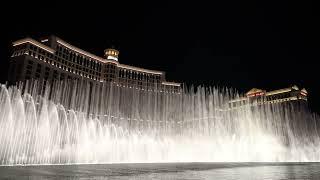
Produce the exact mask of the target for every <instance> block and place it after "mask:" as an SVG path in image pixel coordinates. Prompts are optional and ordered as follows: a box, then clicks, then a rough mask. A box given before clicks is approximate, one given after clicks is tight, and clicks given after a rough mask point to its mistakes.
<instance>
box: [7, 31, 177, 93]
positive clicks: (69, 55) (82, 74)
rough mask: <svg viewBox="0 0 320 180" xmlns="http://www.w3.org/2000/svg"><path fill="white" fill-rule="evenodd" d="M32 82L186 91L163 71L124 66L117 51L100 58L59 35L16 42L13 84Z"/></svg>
mask: <svg viewBox="0 0 320 180" xmlns="http://www.w3.org/2000/svg"><path fill="white" fill-rule="evenodd" d="M28 79H44V80H46V81H54V80H65V79H71V80H80V79H81V80H87V81H89V82H92V83H97V82H110V83H116V84H117V85H119V86H124V87H129V88H137V89H142V90H159V91H162V92H168V93H180V92H181V91H182V85H181V84H180V83H176V82H168V81H166V78H165V72H163V71H158V70H150V69H144V68H140V67H134V66H130V65H125V64H121V63H120V62H119V51H117V50H116V49H106V50H105V51H104V57H99V56H96V55H94V54H91V53H89V52H87V51H84V50H82V49H80V48H78V47H75V46H73V45H71V44H69V43H67V42H66V41H64V40H62V39H60V38H58V37H56V36H50V37H48V38H43V39H41V40H40V41H37V40H34V39H32V38H24V39H20V40H17V41H15V42H13V53H12V56H11V60H10V69H9V82H10V83H15V82H18V81H25V80H28Z"/></svg>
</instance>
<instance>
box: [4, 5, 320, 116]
mask: <svg viewBox="0 0 320 180" xmlns="http://www.w3.org/2000/svg"><path fill="white" fill-rule="evenodd" d="M2 8H4V9H6V11H1V12H0V13H1V19H2V21H1V23H2V25H1V35H0V37H1V39H0V43H1V44H0V56H1V60H0V62H1V64H0V68H1V82H2V83H4V82H5V81H6V79H7V72H6V70H7V68H8V60H9V56H10V53H11V43H12V41H14V40H17V39H20V38H24V37H26V36H29V37H32V38H35V39H37V38H39V37H43V36H46V35H50V34H54V35H57V36H58V37H60V38H62V39H64V40H65V41H67V42H69V43H70V44H73V45H75V46H77V47H79V48H81V49H84V50H86V51H89V52H91V53H94V54H96V55H99V56H103V50H104V49H105V48H108V47H111V46H112V45H113V46H115V47H116V48H117V49H119V50H120V59H119V61H120V63H123V64H129V65H134V66H139V67H144V68H149V69H155V70H162V71H165V72H166V77H167V80H169V81H177V82H185V83H187V84H195V85H219V86H228V87H234V88H236V89H238V90H239V91H240V92H246V91H248V90H250V89H251V88H252V87H256V88H261V89H266V90H272V89H276V88H284V87H288V86H290V85H293V84H296V85H298V86H299V87H305V88H306V89H307V90H308V91H309V103H310V104H311V107H312V109H313V110H316V111H319V110H320V91H319V90H320V85H319V80H320V75H318V74H319V73H318V72H319V70H320V68H319V66H318V61H319V60H320V43H319V42H320V28H319V26H318V24H319V13H317V12H316V11H317V6H315V4H313V3H312V2H311V1H308V2H306V1H300V2H297V3H295V2H293V1H281V2H280V1H276V2H272V3H271V2H270V1H261V0H260V1H247V2H246V3H244V2H237V1H235V2H233V1H222V2H221V1H212V2H211V1H200V0H198V1H164V0H163V1H146V2H142V1H131V2H125V1H122V2H120V1H115V2H114V1H103V3H101V2H100V3H97V2H93V1H92V2H91V1H86V2H83V3H81V2H73V3H67V2H66V1H65V2H54V1H52V2H50V3H43V2H42V3H41V2H30V1H28V2H19V3H18V2H12V3H9V4H7V5H2Z"/></svg>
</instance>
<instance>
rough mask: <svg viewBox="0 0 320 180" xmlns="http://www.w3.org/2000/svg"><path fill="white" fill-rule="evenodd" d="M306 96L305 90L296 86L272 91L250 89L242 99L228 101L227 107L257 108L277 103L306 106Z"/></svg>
mask: <svg viewBox="0 0 320 180" xmlns="http://www.w3.org/2000/svg"><path fill="white" fill-rule="evenodd" d="M307 96H308V92H307V90H306V89H305V88H302V89H299V88H298V86H296V85H293V86H291V87H288V88H283V89H278V90H273V91H266V90H262V89H257V88H252V89H251V90H250V91H248V92H247V93H246V94H245V95H244V96H243V97H239V98H236V99H234V100H231V101H229V104H228V106H229V108H231V109H233V108H238V107H241V106H243V105H248V104H249V105H253V106H255V105H258V106H259V105H267V104H278V103H300V104H301V103H302V104H305V105H306V104H307V100H308V98H307Z"/></svg>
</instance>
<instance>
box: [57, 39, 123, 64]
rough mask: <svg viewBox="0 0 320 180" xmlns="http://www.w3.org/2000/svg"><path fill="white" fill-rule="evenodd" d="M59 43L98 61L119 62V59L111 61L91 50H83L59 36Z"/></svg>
mask: <svg viewBox="0 0 320 180" xmlns="http://www.w3.org/2000/svg"><path fill="white" fill-rule="evenodd" d="M57 43H59V44H60V45H62V46H65V47H67V48H69V49H71V50H72V51H75V52H77V53H79V54H81V55H83V56H87V57H90V58H91V59H93V60H97V61H100V62H102V63H114V64H117V65H118V64H119V63H118V62H117V61H110V60H107V59H104V58H102V57H99V56H96V55H94V54H91V53H89V52H86V51H84V50H82V49H80V48H77V47H75V46H73V45H71V44H69V43H67V42H65V41H64V40H62V39H60V38H57Z"/></svg>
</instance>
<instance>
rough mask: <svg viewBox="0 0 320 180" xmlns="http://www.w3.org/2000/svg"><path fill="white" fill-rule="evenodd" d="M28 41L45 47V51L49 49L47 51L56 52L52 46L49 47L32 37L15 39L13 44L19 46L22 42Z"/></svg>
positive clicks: (42, 47)
mask: <svg viewBox="0 0 320 180" xmlns="http://www.w3.org/2000/svg"><path fill="white" fill-rule="evenodd" d="M26 43H30V44H32V45H35V46H37V47H39V48H41V49H43V50H45V51H47V52H49V53H51V54H54V53H55V50H54V49H52V48H50V47H48V46H46V45H44V44H42V43H40V42H38V41H36V40H34V39H31V38H24V39H20V40H17V41H14V42H13V43H12V44H13V46H19V45H21V44H26Z"/></svg>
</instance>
